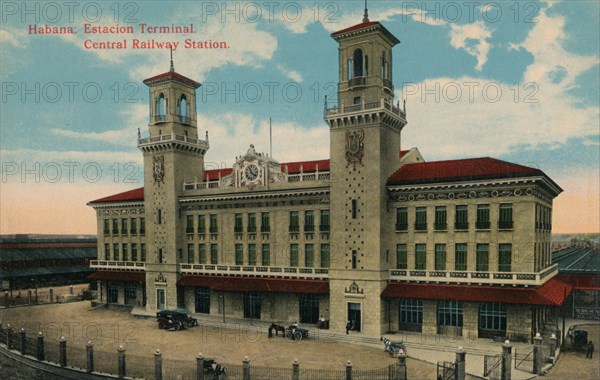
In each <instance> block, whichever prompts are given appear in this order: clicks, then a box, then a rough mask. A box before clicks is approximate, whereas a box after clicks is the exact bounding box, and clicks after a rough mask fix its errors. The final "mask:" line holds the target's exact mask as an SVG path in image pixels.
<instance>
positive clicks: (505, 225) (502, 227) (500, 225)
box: [498, 221, 513, 230]
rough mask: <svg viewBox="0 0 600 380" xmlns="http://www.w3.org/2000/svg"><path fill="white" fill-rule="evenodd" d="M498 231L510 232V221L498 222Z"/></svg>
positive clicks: (511, 225)
mask: <svg viewBox="0 0 600 380" xmlns="http://www.w3.org/2000/svg"><path fill="white" fill-rule="evenodd" d="M498 229H500V230H512V229H513V222H512V221H499V222H498Z"/></svg>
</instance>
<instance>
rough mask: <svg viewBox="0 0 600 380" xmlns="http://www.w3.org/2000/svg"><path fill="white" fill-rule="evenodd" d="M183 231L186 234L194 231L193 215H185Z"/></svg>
mask: <svg viewBox="0 0 600 380" xmlns="http://www.w3.org/2000/svg"><path fill="white" fill-rule="evenodd" d="M185 232H186V233H188V234H193V233H194V215H188V216H186V220H185Z"/></svg>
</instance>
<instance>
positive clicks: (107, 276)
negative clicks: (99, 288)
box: [87, 270, 146, 282]
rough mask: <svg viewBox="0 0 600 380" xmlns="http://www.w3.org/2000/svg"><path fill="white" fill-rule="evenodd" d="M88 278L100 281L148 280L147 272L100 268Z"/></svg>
mask: <svg viewBox="0 0 600 380" xmlns="http://www.w3.org/2000/svg"><path fill="white" fill-rule="evenodd" d="M87 278H88V280H99V281H126V282H146V272H132V271H116V270H115V271H111V270H99V271H96V272H94V273H92V274H90V275H89V276H87Z"/></svg>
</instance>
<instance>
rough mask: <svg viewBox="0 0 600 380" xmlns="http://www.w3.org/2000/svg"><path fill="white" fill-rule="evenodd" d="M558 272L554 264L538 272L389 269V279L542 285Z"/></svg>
mask: <svg viewBox="0 0 600 380" xmlns="http://www.w3.org/2000/svg"><path fill="white" fill-rule="evenodd" d="M557 273H558V265H557V264H554V265H552V266H550V267H548V268H546V269H544V270H543V271H540V272H477V271H457V270H446V271H441V270H434V271H425V270H400V269H391V270H390V277H389V279H390V280H396V281H400V280H403V281H423V282H443V283H448V282H449V283H477V284H490V285H491V284H494V285H498V284H501V285H534V286H538V285H542V284H543V283H544V282H545V281H546V280H547V278H549V277H552V276H554V275H556V274H557Z"/></svg>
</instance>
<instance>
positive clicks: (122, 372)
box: [71, 286, 127, 379]
mask: <svg viewBox="0 0 600 380" xmlns="http://www.w3.org/2000/svg"><path fill="white" fill-rule="evenodd" d="M71 288H73V287H72V286H71ZM117 354H118V356H119V379H122V378H124V377H125V374H126V373H127V371H126V368H125V347H123V345H120V346H119V348H118V349H117Z"/></svg>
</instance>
